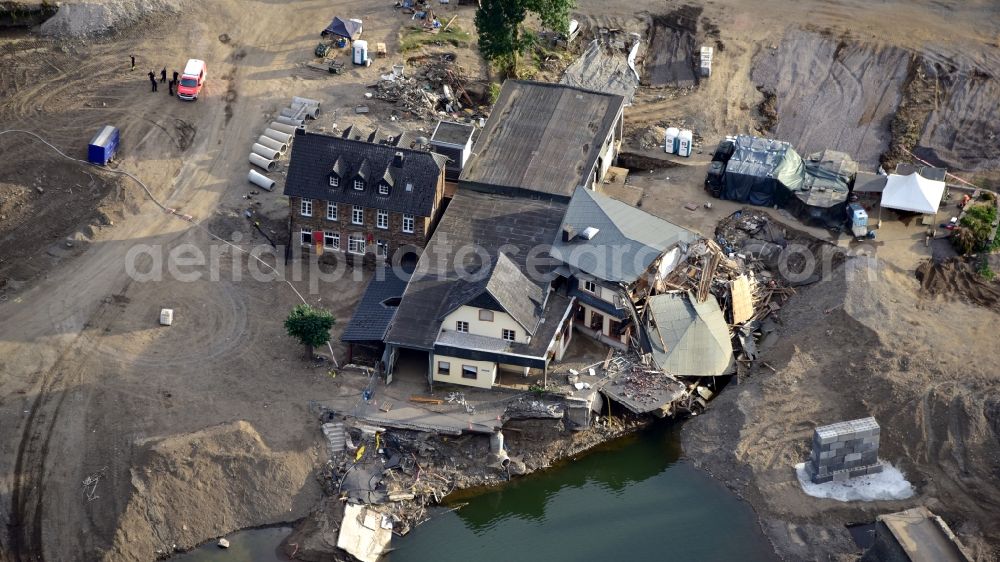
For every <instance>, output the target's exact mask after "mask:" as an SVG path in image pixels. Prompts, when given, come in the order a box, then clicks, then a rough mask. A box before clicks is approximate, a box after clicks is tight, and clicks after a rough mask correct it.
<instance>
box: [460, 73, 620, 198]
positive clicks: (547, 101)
mask: <svg viewBox="0 0 1000 562" xmlns="http://www.w3.org/2000/svg"><path fill="white" fill-rule="evenodd" d="M623 105H624V99H623V98H622V96H619V95H614V94H606V93H602V92H595V91H591V90H584V89H583V88H576V87H573V86H567V85H564V84H550V83H547V82H528V81H520V80H507V81H506V82H504V84H503V88H502V89H501V90H500V98H499V99H498V100H497V103H496V106H495V107H494V108H493V112H492V113H491V114H490V118H489V120H488V121H487V122H486V127H485V128H484V129H483V131H482V133H480V135H479V138H478V140H476V144H475V146H474V147H473V150H472V152H473V157H472V158H470V159H469V161H468V162H467V163H466V165H465V169H464V170H462V175H461V178H460V180H461V181H462V182H463V184H468V185H469V187H473V188H475V189H480V190H484V191H489V190H490V188H491V186H492V187H493V188H496V187H506V188H509V189H512V190H528V191H535V192H540V193H544V194H547V195H550V196H556V197H561V198H564V199H569V198H570V197H571V196H572V195H573V190H574V189H576V187H577V186H579V185H586V184H587V183H588V181H589V179H590V174H591V170H593V168H594V164H595V163H596V162H597V157H598V155H599V153H600V150H601V147H602V146H603V143H604V140H605V139H606V138H607V137H608V135H609V134H610V132H611V130H612V128H613V127H614V124H615V120H616V119H617V117H618V114H619V113H620V112H621V110H622V107H623ZM494 190H495V191H503V190H497V189H494Z"/></svg>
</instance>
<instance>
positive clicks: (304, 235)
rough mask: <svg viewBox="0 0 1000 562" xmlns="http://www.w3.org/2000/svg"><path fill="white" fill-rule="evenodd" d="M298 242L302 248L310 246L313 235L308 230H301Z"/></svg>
mask: <svg viewBox="0 0 1000 562" xmlns="http://www.w3.org/2000/svg"><path fill="white" fill-rule="evenodd" d="M299 241H300V242H301V243H302V245H303V246H312V243H313V233H312V231H311V230H309V229H308V228H303V229H302V231H301V232H300V233H299Z"/></svg>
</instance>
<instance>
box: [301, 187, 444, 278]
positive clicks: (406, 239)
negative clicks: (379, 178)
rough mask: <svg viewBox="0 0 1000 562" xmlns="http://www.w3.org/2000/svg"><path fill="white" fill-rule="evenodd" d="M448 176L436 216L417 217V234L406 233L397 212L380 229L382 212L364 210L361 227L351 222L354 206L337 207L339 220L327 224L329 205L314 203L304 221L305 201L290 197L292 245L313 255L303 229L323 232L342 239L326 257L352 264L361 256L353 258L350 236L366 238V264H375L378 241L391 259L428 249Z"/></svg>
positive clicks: (437, 198)
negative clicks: (403, 251) (411, 249)
mask: <svg viewBox="0 0 1000 562" xmlns="http://www.w3.org/2000/svg"><path fill="white" fill-rule="evenodd" d="M444 185H445V183H444V172H443V171H442V173H441V176H440V177H439V178H438V185H437V186H436V193H435V197H434V207H433V210H432V213H433V214H434V216H431V217H422V216H418V215H414V217H413V232H412V233H409V232H403V213H398V212H395V211H388V213H389V228H379V227H378V226H376V225H377V219H378V209H375V208H370V207H366V208H364V224H362V225H357V224H354V223H352V222H351V219H352V214H353V209H352V207H353V206H352V205H350V204H345V203H340V202H336V201H334V203H337V220H335V221H332V220H327V218H326V207H327V203H328V202H329V201H326V200H323V199H312V200H311V201H312V202H313V208H312V216H311V217H304V216H302V213H301V210H302V198H300V197H289V198H288V208H289V214H290V217H291V221H290V225H291V232H290V237H289V243H290V244H291V245H292V246H293V247H294V248H301V251H302V252H307V253H308V252H312V251H313V245H311V244H310V245H308V246H306V245H302V244H301V242H300V240H301V231H302V229H303V228H308V229H309V230H311V231H316V230H320V231H323V232H330V233H335V234H339V235H340V248H339V249H338V250H333V249H330V248H324V250H323V252H324V256H327V255H330V254H340V255H343V256H345V257H346V258H347V259H348V261H349V262H353V260H355V259H357V258H358V257H359V256H358V255H352V254H351V253H350V252H348V237H349V236H350V235H362V236H364V237H365V240H366V241H370V243H366V248H365V256H364V261H365V262H366V263H373V262H374V261H375V250H376V246H377V241H378V240H383V241H385V242H387V243H388V244H389V257H390V258H391V257H393V253H394V252H396V251H397V250H398V249H400V248H404V247H407V246H411V247H416V248H419V249H422V248H423V247H424V246H426V245H427V239H428V232H430V231H431V229H432V226H433V225H434V224H435V223H436V221H437V219H438V218H439V216H440V214H441V201H442V199H443V197H444Z"/></svg>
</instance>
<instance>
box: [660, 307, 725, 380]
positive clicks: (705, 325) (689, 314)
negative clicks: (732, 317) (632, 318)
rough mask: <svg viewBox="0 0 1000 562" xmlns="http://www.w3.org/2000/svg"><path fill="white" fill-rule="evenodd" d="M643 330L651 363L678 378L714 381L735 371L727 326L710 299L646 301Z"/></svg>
mask: <svg viewBox="0 0 1000 562" xmlns="http://www.w3.org/2000/svg"><path fill="white" fill-rule="evenodd" d="M647 303H648V305H647V308H648V311H649V312H648V315H647V318H646V329H647V331H648V337H649V344H650V347H651V349H652V352H653V361H655V362H656V365H657V366H658V367H659V368H660V369H662V370H663V371H664V372H666V373H668V374H671V375H674V376H678V377H718V376H721V375H728V374H731V373H732V372H733V370H734V368H735V362H734V360H733V344H732V340H731V339H730V336H729V325H728V324H727V323H726V319H725V317H724V316H723V314H722V309H721V308H719V303H718V302H717V301H716V300H715V299H714V298H710V299H706V300H705V302H697V301H696V300H695V299H694V298H692V297H691V296H690V295H687V294H684V293H664V294H660V295H656V296H653V297H650V298H649V300H648V301H647Z"/></svg>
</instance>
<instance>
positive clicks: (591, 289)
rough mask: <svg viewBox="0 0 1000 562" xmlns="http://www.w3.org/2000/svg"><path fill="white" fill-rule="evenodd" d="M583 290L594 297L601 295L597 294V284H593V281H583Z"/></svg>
mask: <svg viewBox="0 0 1000 562" xmlns="http://www.w3.org/2000/svg"><path fill="white" fill-rule="evenodd" d="M583 290H584V291H587V292H588V293H593V294H595V295H599V294H601V293H599V292H598V289H597V283H594V282H593V281H584V282H583Z"/></svg>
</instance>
